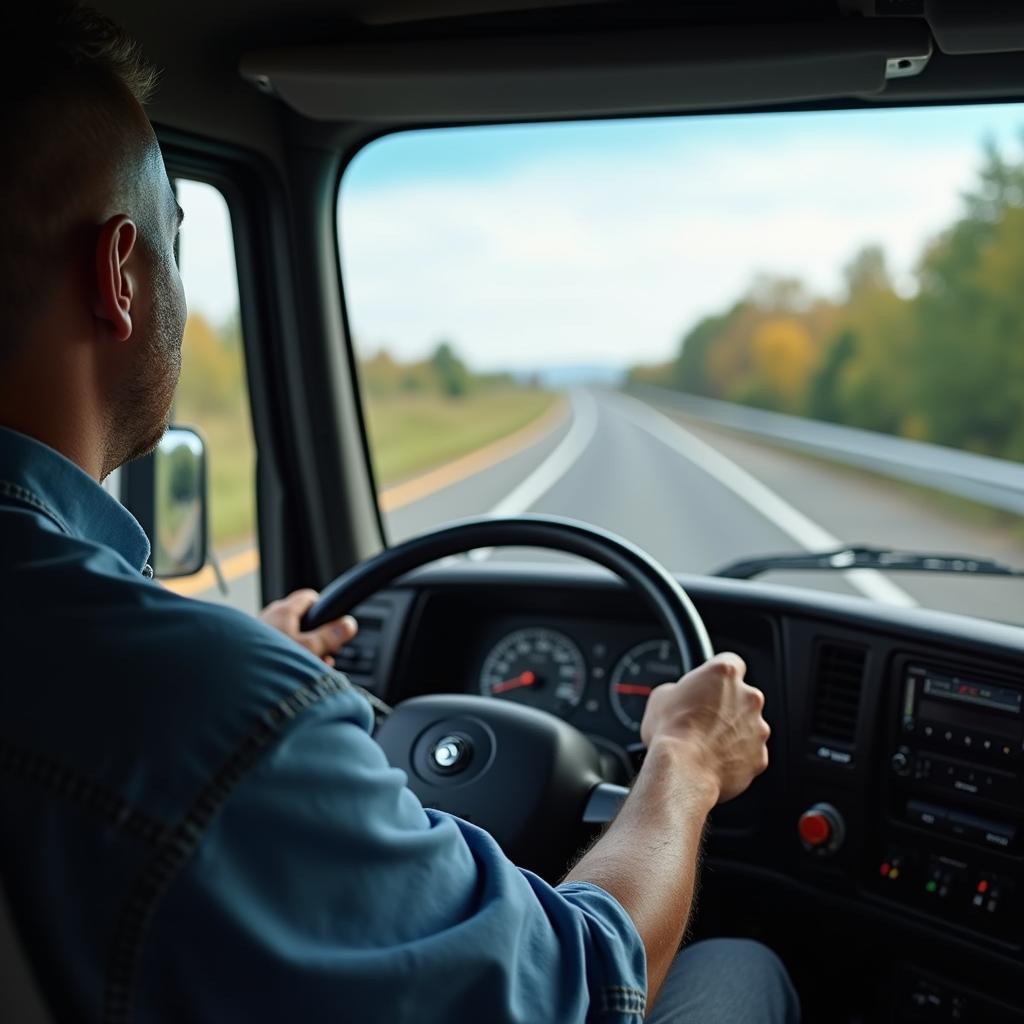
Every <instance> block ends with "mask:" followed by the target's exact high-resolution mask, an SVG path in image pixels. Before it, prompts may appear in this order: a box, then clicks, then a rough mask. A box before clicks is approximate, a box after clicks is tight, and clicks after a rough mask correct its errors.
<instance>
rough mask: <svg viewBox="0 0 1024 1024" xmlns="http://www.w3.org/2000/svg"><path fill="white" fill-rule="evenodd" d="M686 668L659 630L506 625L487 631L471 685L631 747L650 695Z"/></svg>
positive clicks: (541, 623) (548, 621)
mask: <svg viewBox="0 0 1024 1024" xmlns="http://www.w3.org/2000/svg"><path fill="white" fill-rule="evenodd" d="M680 664H681V663H680V658H679V654H678V652H677V651H676V649H675V646H674V644H672V643H671V642H670V641H669V640H667V639H665V638H664V637H662V636H659V635H658V632H657V630H656V629H652V628H648V629H645V628H643V627H638V626H635V625H634V626H616V625H603V624H602V625H598V624H596V623H595V624H591V623H586V622H583V623H581V622H579V621H570V620H566V621H565V622H564V623H563V622H552V621H551V619H550V617H545V619H544V620H542V621H530V620H523V619H519V620H513V619H503V620H502V621H500V622H496V623H493V624H492V627H491V628H490V629H489V630H487V633H486V636H485V638H484V643H483V644H482V645H481V649H480V651H479V655H478V657H477V659H476V662H475V666H474V667H475V672H474V678H473V686H474V688H475V689H476V690H477V691H478V692H479V693H481V694H483V695H484V696H487V697H494V698H496V699H499V700H512V701H518V702H520V703H523V704H529V705H531V706H533V707H537V708H541V709H542V710H544V711H549V712H552V713H553V714H556V715H558V716H559V717H561V718H565V719H567V720H569V721H571V722H572V724H573V725H575V726H576V727H577V728H580V729H582V730H583V731H585V732H588V733H591V734H596V735H599V736H604V737H605V738H607V739H612V740H614V741H616V742H618V743H620V744H622V745H624V746H628V745H632V744H634V743H638V742H639V734H640V722H641V720H642V718H643V713H644V707H645V706H646V704H647V698H648V697H649V696H650V693H651V690H652V689H653V688H654V687H655V686H658V685H659V684H661V683H666V682H672V681H674V680H676V679H678V678H679V676H680V672H681V667H680Z"/></svg>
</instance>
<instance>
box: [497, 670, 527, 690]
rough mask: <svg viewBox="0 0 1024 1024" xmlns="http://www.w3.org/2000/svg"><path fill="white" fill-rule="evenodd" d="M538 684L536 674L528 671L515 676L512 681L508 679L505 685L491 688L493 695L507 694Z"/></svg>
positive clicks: (501, 684)
mask: <svg viewBox="0 0 1024 1024" xmlns="http://www.w3.org/2000/svg"><path fill="white" fill-rule="evenodd" d="M536 682H537V675H536V673H534V672H531V671H530V670H529V669H527V670H526V671H525V672H520V673H519V675H517V676H513V678H512V679H506V680H505V681H504V682H503V683H495V684H494V685H493V686H492V687H491V693H505V692H507V691H508V690H518V689H519V687H520V686H533V684H534V683H536Z"/></svg>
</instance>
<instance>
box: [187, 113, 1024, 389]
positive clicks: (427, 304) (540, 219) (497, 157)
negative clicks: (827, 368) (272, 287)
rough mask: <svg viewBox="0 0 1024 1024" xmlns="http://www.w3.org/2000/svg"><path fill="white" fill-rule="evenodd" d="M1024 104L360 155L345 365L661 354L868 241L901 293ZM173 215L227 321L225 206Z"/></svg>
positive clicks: (611, 126)
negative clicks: (766, 277)
mask: <svg viewBox="0 0 1024 1024" xmlns="http://www.w3.org/2000/svg"><path fill="white" fill-rule="evenodd" d="M1022 129H1024V105H1019V104H1014V105H987V106H972V107H946V108H930V109H918V110H903V111H896V110H883V111H838V112H824V113H801V114H754V115H742V116H735V115H733V116H728V115H714V116H702V117H687V118H658V119H644V120H633V121H605V122H591V123H576V124H561V125H537V126H504V127H487V128H479V127H470V128H456V129H443V130H428V131H415V132H404V133H399V134H394V135H388V136H385V137H383V138H381V139H379V140H377V141H375V142H373V143H371V144H370V145H369V146H367V147H366V148H364V149H363V150H362V151H361V152H360V153H358V154H357V155H356V157H355V159H354V160H353V161H352V163H351V164H350V165H349V167H348V168H347V170H346V172H345V174H344V175H343V178H342V182H341V188H340V194H339V204H338V230H339V246H340V253H341V262H342V278H343V283H344V288H345V295H346V301H347V306H348V311H349V316H350V320H351V325H352V328H353V331H354V334H355V337H356V342H357V346H358V349H359V351H360V352H361V354H364V355H365V354H370V353H372V352H374V351H376V350H377V349H379V348H382V347H386V348H387V349H388V350H389V351H391V352H392V354H394V355H395V356H396V357H398V358H402V359H416V358H421V357H422V356H423V355H425V354H426V353H427V352H428V351H429V350H430V349H431V348H432V347H433V346H434V345H436V344H437V342H438V341H439V340H441V339H448V340H450V341H452V342H453V343H454V344H455V345H456V346H457V348H458V349H459V350H460V351H461V352H462V353H463V355H464V356H465V357H466V358H467V359H468V361H469V362H470V363H471V364H472V365H473V366H475V367H476V368H479V369H506V368H507V369H526V370H528V369H532V368H535V367H536V368H542V367H549V366H562V365H571V364H577V363H586V364H595V363H596V364H606V365H628V364H631V363H633V362H637V361H647V362H653V361H660V360H664V359H667V358H669V357H670V356H671V355H673V354H674V352H675V351H676V349H677V347H678V342H679V339H680V337H681V336H682V334H683V333H684V332H685V331H686V329H687V328H688V327H690V326H692V324H693V323H695V322H696V321H697V320H698V319H699V318H700V317H702V316H704V315H706V314H708V313H713V312H716V311H718V310H720V309H722V308H723V307H725V306H727V305H729V304H731V303H732V302H733V301H735V300H736V299H737V298H738V297H739V296H740V295H741V294H742V293H743V292H744V291H745V289H746V288H747V287H748V285H749V284H750V282H751V280H752V279H753V277H754V276H755V275H756V274H757V273H759V272H769V273H773V274H784V275H792V276H797V277H800V278H802V279H803V280H804V281H806V282H807V283H808V284H809V285H810V286H811V288H812V289H813V290H815V291H816V292H818V293H820V294H823V295H838V294H839V292H840V290H841V282H842V268H843V266H844V264H845V263H846V262H847V261H848V260H849V259H850V257H851V256H852V255H853V254H854V253H855V252H856V251H857V250H858V249H859V248H860V247H861V246H863V245H865V244H871V243H877V244H881V245H882V246H883V247H884V248H885V250H886V252H887V254H888V257H889V260H890V265H891V266H892V268H893V269H894V271H895V274H896V278H897V281H898V282H899V284H900V285H901V287H902V288H903V289H904V290H905V291H907V292H909V291H911V290H912V289H913V286H914V277H913V269H914V265H915V262H916V259H917V257H918V255H919V254H920V252H921V249H922V246H923V245H924V244H925V243H926V242H927V240H928V239H929V238H931V237H933V236H934V235H935V234H936V233H937V232H938V231H940V230H941V229H942V228H943V227H945V226H946V225H947V224H948V223H949V222H950V221H951V220H952V219H953V218H954V217H956V216H957V214H958V212H959V210H960V196H961V194H962V192H963V190H964V189H966V188H968V187H970V186H971V184H972V182H973V179H974V174H975V171H976V169H977V167H978V165H979V163H980V160H981V153H982V144H983V142H984V140H986V139H988V138H991V139H994V140H995V141H996V142H997V143H998V144H999V145H1000V146H1001V147H1003V149H1004V151H1005V152H1007V153H1008V154H1009V155H1011V156H1015V157H1016V156H1019V155H1020V152H1021V149H1020V138H1021V131H1022ZM179 199H180V201H181V203H182V206H183V207H184V209H185V212H186V220H185V224H184V226H183V229H182V276H183V279H184V282H185V289H186V295H187V296H188V299H189V305H190V308H191V309H193V310H195V311H197V312H201V313H203V314H204V315H205V316H207V317H208V318H209V319H210V320H212V321H213V322H215V323H218V322H221V321H223V320H224V319H226V318H227V317H229V316H230V315H231V314H232V312H233V310H234V308H235V305H236V303H237V286H236V285H235V283H234V279H233V278H234V263H233V259H231V255H230V225H229V222H228V219H227V211H226V207H224V204H223V200H222V198H221V197H220V195H219V194H218V193H217V192H216V190H214V189H212V188H210V187H209V186H201V185H196V184H185V185H183V186H182V189H181V191H180V195H179Z"/></svg>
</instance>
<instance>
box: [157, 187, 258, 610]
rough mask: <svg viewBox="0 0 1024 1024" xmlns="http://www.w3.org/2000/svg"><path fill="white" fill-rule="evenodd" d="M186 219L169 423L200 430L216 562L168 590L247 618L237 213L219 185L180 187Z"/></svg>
mask: <svg viewBox="0 0 1024 1024" xmlns="http://www.w3.org/2000/svg"><path fill="white" fill-rule="evenodd" d="M174 185H175V191H176V192H177V196H178V203H179V204H180V205H181V208H182V209H183V210H184V211H185V219H184V222H183V223H182V226H181V234H180V238H179V252H178V262H179V266H180V269H181V278H182V281H183V283H184V286H185V296H186V299H187V301H188V311H189V312H188V321H187V323H186V326H185V339H184V342H183V344H182V363H181V381H180V383H179V384H178V391H177V393H176V395H175V401H174V411H173V413H172V421H173V422H175V423H180V424H182V425H185V426H190V427H195V428H196V429H197V430H198V431H199V432H200V433H201V434H202V436H203V438H204V439H205V441H206V448H207V461H208V466H209V511H210V549H211V552H212V558H211V562H210V564H208V565H207V566H206V568H205V569H203V570H202V572H199V573H197V574H196V575H194V576H190V577H187V578H184V579H179V580H169V581H167V582H166V585H167V586H168V587H170V588H171V589H172V590H175V591H177V592H178V593H181V594H186V595H188V596H191V597H198V598H201V599H203V600H208V601H222V602H226V603H228V604H231V605H234V606H235V607H237V608H240V609H242V610H244V611H249V612H255V611H256V610H258V608H259V606H260V593H259V539H258V536H259V535H258V531H257V529H256V477H255V469H256V448H255V444H254V442H253V434H252V416H251V409H250V405H249V389H248V385H247V382H246V373H245V346H244V344H243V339H242V328H241V319H240V315H239V308H240V307H239V295H238V274H237V271H236V268H235V249H234V239H233V236H232V232H231V215H230V211H229V209H228V204H227V202H226V201H225V199H224V196H223V194H222V193H221V192H220V191H219V190H218V189H217V188H215V187H214V186H213V185H209V184H207V183H205V182H200V181H191V180H189V179H186V178H177V179H176V180H175V183H174Z"/></svg>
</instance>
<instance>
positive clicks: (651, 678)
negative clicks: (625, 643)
mask: <svg viewBox="0 0 1024 1024" xmlns="http://www.w3.org/2000/svg"><path fill="white" fill-rule="evenodd" d="M681 672H682V666H681V665H680V662H679V654H678V653H677V651H676V648H675V645H674V644H672V643H670V642H669V641H668V640H649V641H648V642H647V643H644V644H637V645H636V647H631V648H630V649H629V650H628V651H626V653H625V654H624V655H623V656H622V657H621V658H620V659H619V661H618V664H616V666H615V668H614V669H613V671H612V678H611V684H610V687H609V693H608V696H609V698H610V699H611V705H612V711H614V712H615V717H616V718H618V720H619V721H620V722H621V723H622V724H623V725H624V726H625V727H626V728H627V729H631V730H632V731H633V732H639V731H640V720H641V719H642V718H643V717H644V708H645V707H647V698H648V697H649V696H650V695H651V690H653V689H654V687H655V686H658V685H659V684H661V683H668V682H672V681H674V680H676V679H678V678H679V676H680V674H681Z"/></svg>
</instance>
